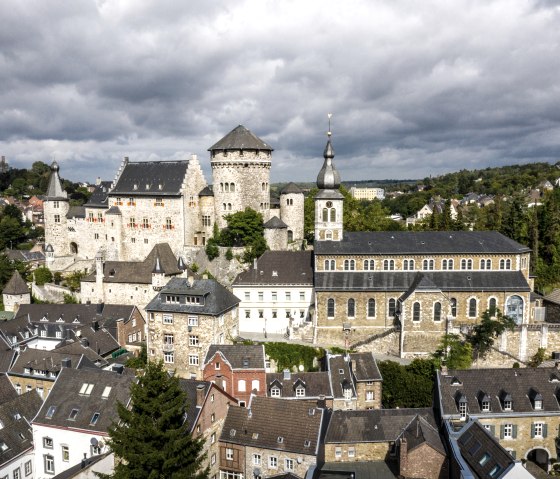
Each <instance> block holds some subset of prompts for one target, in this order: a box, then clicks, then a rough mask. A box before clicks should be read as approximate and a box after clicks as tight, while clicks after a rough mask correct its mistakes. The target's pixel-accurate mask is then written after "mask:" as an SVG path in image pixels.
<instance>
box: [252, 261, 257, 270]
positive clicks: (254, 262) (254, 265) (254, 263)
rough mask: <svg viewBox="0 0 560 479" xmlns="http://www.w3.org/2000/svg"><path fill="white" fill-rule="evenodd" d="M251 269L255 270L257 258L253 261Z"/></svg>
mask: <svg viewBox="0 0 560 479" xmlns="http://www.w3.org/2000/svg"><path fill="white" fill-rule="evenodd" d="M253 269H255V270H256V269H257V258H255V259H253Z"/></svg>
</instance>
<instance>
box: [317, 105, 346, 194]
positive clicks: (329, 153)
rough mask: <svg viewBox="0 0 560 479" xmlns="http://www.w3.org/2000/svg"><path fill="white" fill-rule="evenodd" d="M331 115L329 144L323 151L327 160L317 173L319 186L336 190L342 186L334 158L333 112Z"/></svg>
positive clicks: (328, 134) (323, 188)
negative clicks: (332, 140)
mask: <svg viewBox="0 0 560 479" xmlns="http://www.w3.org/2000/svg"><path fill="white" fill-rule="evenodd" d="M328 117H329V131H328V132H327V137H328V140H327V145H326V146H325V151H324V152H323V158H325V162H324V163H323V167H322V168H321V171H319V174H318V175H317V187H318V188H319V189H321V190H336V189H338V187H339V186H340V175H339V174H338V171H337V170H336V168H335V166H334V163H333V161H332V160H333V158H334V148H333V146H332V143H331V136H332V132H331V118H332V114H331V113H329V114H328Z"/></svg>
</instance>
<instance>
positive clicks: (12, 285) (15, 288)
mask: <svg viewBox="0 0 560 479" xmlns="http://www.w3.org/2000/svg"><path fill="white" fill-rule="evenodd" d="M28 293H29V288H28V287H27V283H26V282H25V281H24V280H23V278H22V277H21V274H19V271H18V270H15V271H14V274H12V277H11V278H10V280H9V281H8V283H7V284H6V286H5V287H4V289H3V290H2V294H28Z"/></svg>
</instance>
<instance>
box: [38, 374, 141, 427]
mask: <svg viewBox="0 0 560 479" xmlns="http://www.w3.org/2000/svg"><path fill="white" fill-rule="evenodd" d="M134 380H135V375H134V372H133V371H132V370H129V369H127V368H125V369H124V371H123V372H122V373H119V372H116V371H105V370H102V369H98V368H95V369H69V368H64V369H63V370H62V371H61V372H60V374H59V375H58V378H57V380H56V382H55V383H54V385H53V387H52V389H51V392H50V393H49V395H48V397H47V399H45V402H44V403H43V406H42V407H41V410H40V411H39V413H38V414H37V416H36V417H35V419H34V420H33V423H34V424H41V425H43V426H53V427H57V428H60V427H63V428H72V429H82V430H90V431H96V432H107V428H108V427H109V426H110V425H111V423H112V422H113V421H115V420H117V402H120V403H122V404H124V405H126V404H127V403H128V401H129V398H130V385H131V383H132V382H133V381H134ZM85 385H86V386H85ZM87 385H90V386H91V387H88V386H87ZM84 386H85V387H84ZM51 408H54V411H53V409H51ZM75 410H77V413H73V411H75ZM51 413H52V414H51ZM96 413H97V414H99V416H98V417H97V418H94V415H95V414H96Z"/></svg>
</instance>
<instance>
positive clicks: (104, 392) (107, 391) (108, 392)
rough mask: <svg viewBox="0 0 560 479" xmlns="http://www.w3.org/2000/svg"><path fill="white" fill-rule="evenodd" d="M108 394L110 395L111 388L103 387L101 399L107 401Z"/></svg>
mask: <svg viewBox="0 0 560 479" xmlns="http://www.w3.org/2000/svg"><path fill="white" fill-rule="evenodd" d="M109 394H111V386H105V389H103V394H102V395H101V397H102V398H103V399H107V398H108V397H109Z"/></svg>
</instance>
